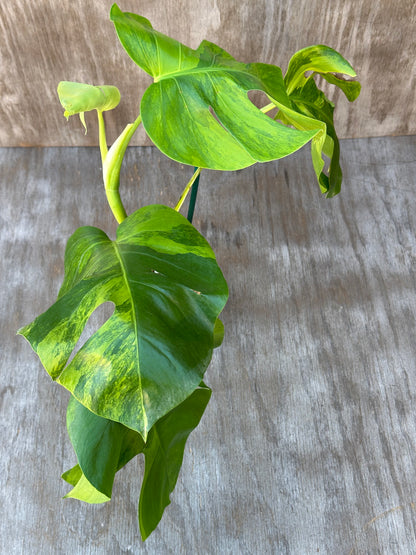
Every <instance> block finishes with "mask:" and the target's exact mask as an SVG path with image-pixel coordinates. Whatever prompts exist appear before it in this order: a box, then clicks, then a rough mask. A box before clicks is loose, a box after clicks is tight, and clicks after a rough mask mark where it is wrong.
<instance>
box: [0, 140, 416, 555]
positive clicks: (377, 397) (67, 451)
mask: <svg viewBox="0 0 416 555" xmlns="http://www.w3.org/2000/svg"><path fill="white" fill-rule="evenodd" d="M341 146H342V161H343V167H344V174H345V181H344V186H343V192H342V193H341V196H339V197H336V198H335V199H332V200H331V201H327V200H325V199H323V198H322V197H320V193H319V191H318V187H317V185H316V184H315V178H314V174H313V170H312V166H311V162H310V159H309V153H308V149H307V148H306V149H303V150H301V151H300V152H298V153H297V154H296V155H295V156H293V157H291V158H288V159H284V160H282V161H281V162H279V163H269V164H258V165H256V166H253V167H252V168H249V169H247V170H244V171H239V172H232V173H230V174H228V175H227V174H225V173H220V172H209V171H206V172H204V173H203V174H202V177H201V185H200V192H199V198H198V203H197V208H196V213H195V222H194V223H195V225H196V226H197V227H198V228H199V229H200V230H201V232H202V233H203V234H204V235H205V236H206V237H207V239H208V240H209V241H210V243H211V244H212V246H213V248H214V251H215V252H216V253H217V258H218V261H219V264H220V266H221V267H222V269H223V272H224V274H225V276H226V278H227V280H228V283H229V287H230V301H229V303H228V305H227V307H226V310H225V312H224V314H223V321H224V323H225V329H226V336H225V341H224V344H223V345H222V347H221V349H219V350H218V351H216V353H215V356H214V359H213V362H212V364H211V366H210V368H209V369H208V371H207V374H206V382H207V383H208V384H209V385H210V386H211V387H212V389H213V396H212V399H211V402H210V404H209V406H208V409H207V412H206V414H205V415H204V417H203V419H202V422H201V424H200V426H199V427H198V429H197V430H196V431H195V432H194V433H193V434H192V435H191V438H190V441H189V443H188V444H187V448H186V451H185V459H184V466H183V469H182V472H181V474H180V477H179V481H178V485H177V487H176V490H175V492H174V494H173V496H172V504H171V506H170V507H169V508H168V509H167V510H166V512H165V515H164V518H163V521H162V523H161V525H160V527H159V528H158V530H157V531H156V532H155V533H154V534H153V535H152V536H151V537H150V538H149V539H148V540H147V542H146V543H145V544H142V543H141V541H140V539H139V535H138V528H137V512H136V511H137V501H138V497H139V490H140V476H141V475H142V472H143V465H142V461H141V459H137V460H135V461H133V462H132V463H130V464H129V465H127V467H125V468H124V469H123V470H122V471H121V472H120V475H119V476H118V477H117V478H116V483H115V488H114V496H113V499H112V501H111V502H110V503H109V504H105V505H100V506H88V505H85V504H82V503H79V502H77V501H75V500H62V499H61V497H62V495H64V493H65V492H66V491H67V487H66V485H65V484H64V482H63V481H61V480H60V478H59V475H60V473H61V472H62V471H64V470H66V469H67V468H69V467H70V466H71V465H72V464H74V463H75V459H74V454H73V452H72V448H71V446H70V443H69V440H68V437H67V433H66V430H65V410H66V402H67V397H68V396H67V393H66V392H65V391H63V390H62V388H61V387H59V386H57V385H56V384H54V383H53V382H51V380H50V379H49V377H48V375H47V374H46V372H45V371H44V370H43V369H42V368H41V366H40V363H39V362H38V360H37V358H36V356H35V355H34V354H33V352H32V351H31V350H30V347H29V345H28V344H27V343H26V342H25V341H24V339H23V338H22V337H16V336H15V331H16V330H17V329H18V328H19V327H20V326H21V325H24V324H27V323H28V322H29V321H31V320H32V319H33V318H34V317H35V316H36V315H37V314H38V313H40V312H41V311H43V310H45V309H46V308H47V307H48V306H49V305H50V304H51V303H52V302H53V300H54V298H55V296H56V294H57V292H58V288H59V285H60V283H61V280H62V276H63V254H64V246H65V242H66V240H67V238H68V236H69V235H70V234H71V233H72V232H73V231H74V230H75V228H76V227H78V226H80V225H86V224H88V225H96V226H99V227H101V228H103V229H104V230H106V231H107V232H108V233H110V234H114V231H115V224H114V222H113V220H112V217H111V214H110V211H109V209H108V208H107V207H106V202H105V197H104V194H103V193H102V191H101V176H100V169H99V165H100V164H99V153H98V150H97V149H91V148H49V149H36V148H28V149H1V150H0V166H1V172H0V201H1V202H0V226H1V235H0V279H1V287H0V300H1V302H0V307H1V310H0V337H1V358H2V379H1V386H0V407H1V408H0V410H1V418H0V434H1V438H2V450H1V455H0V476H1V482H2V487H1V488H0V507H1V514H2V518H1V519H0V544H1V545H2V550H3V552H4V553H13V554H14V553H16V554H17V553H19V554H20V553H42V554H45V555H47V554H55V553H82V554H88V555H89V554H94V555H95V554H104V553H106V554H122V553H135V554H136V553H143V554H145V553H149V554H158V555H159V554H165V553H166V554H168V553H172V554H177V553H184V554H193V553H202V554H205V553H206V554H214V555H215V554H218V553H221V554H222V553H229V554H233V555H234V554H237V553H238V554H239V553H242V554H252V553H267V554H269V553H270V554H275V553H279V554H280V553H283V554H285V553H287V554H294V553H296V554H298V553H299V554H304V553H305V554H306V553H308V554H309V553H317V552H319V553H321V554H323V553H325V554H326V553H327V554H331V555H332V554H334V553H337V554H345V555H347V554H351V555H357V554H363V553H382V554H385V555H392V554H393V555H394V554H400V555H403V554H410V553H414V549H415V545H416V534H415V529H416V465H415V452H416V426H415V421H416V420H415V415H416V412H415V400H416V363H415V360H416V342H415V337H416V317H415V315H416V275H415V268H416V239H415V230H416V215H415V211H414V208H413V207H414V205H415V201H416V198H415V197H416V188H415V185H416V183H415V175H416V158H415V151H416V150H415V147H416V137H399V138H378V139H360V140H344V141H343V142H342V145H341ZM189 174H190V168H186V167H184V166H179V165H175V164H174V163H173V162H171V161H170V160H168V159H167V158H165V157H163V156H162V155H161V154H160V153H158V152H157V151H156V150H155V149H153V148H146V147H141V148H140V147H139V148H131V149H129V150H128V152H127V158H126V160H125V167H124V169H123V176H122V183H123V186H122V194H123V197H124V198H125V199H126V205H127V207H128V210H129V211H132V210H134V209H135V208H137V207H138V206H141V205H143V204H147V203H154V202H160V203H165V204H169V205H174V204H175V203H176V200H177V199H178V197H179V195H180V192H181V189H182V187H183V185H184V183H185V182H186V181H187V179H188V177H189ZM102 317H103V314H101V315H100V316H99V317H98V319H96V320H95V322H94V323H93V327H94V326H98V325H99V324H98V322H99V319H100V318H102Z"/></svg>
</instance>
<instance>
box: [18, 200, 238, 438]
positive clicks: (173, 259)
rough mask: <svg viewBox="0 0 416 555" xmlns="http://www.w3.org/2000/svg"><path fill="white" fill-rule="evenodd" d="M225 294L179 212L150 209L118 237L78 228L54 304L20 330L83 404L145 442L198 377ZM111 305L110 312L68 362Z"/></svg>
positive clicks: (211, 260)
mask: <svg viewBox="0 0 416 555" xmlns="http://www.w3.org/2000/svg"><path fill="white" fill-rule="evenodd" d="M227 295H228V290H227V285H226V282H225V280H224V278H223V276H222V273H221V271H220V269H219V268H218V265H217V263H216V261H215V256H214V253H213V252H212V250H211V248H210V246H209V245H208V243H207V242H206V240H205V239H204V238H203V237H202V236H201V235H200V234H199V233H198V232H197V230H196V229H195V228H194V227H193V226H192V225H191V224H190V223H189V222H188V221H187V220H186V218H184V217H183V216H181V215H180V214H179V213H177V212H176V211H175V210H172V209H171V208H168V207H166V206H160V205H154V206H147V207H144V208H141V209H140V210H138V211H137V212H135V213H134V214H132V215H131V216H129V217H128V218H127V219H126V220H124V221H123V222H122V223H121V224H120V226H119V228H118V230H117V240H115V241H111V240H110V239H109V238H108V237H107V235H106V234H105V233H104V232H103V231H101V230H99V229H97V228H94V227H83V228H80V229H78V230H77V231H76V232H75V233H74V234H73V235H72V237H71V238H70V239H69V241H68V245H67V249H66V253H65V279H64V283H63V285H62V288H61V290H60V293H59V297H58V300H57V302H56V303H55V304H54V305H52V306H51V308H49V310H47V311H46V312H45V313H43V314H42V315H40V316H39V317H38V318H36V320H34V322H32V324H30V325H28V326H26V327H24V328H22V329H21V330H20V331H19V333H21V334H22V335H24V336H25V337H26V338H27V339H28V341H29V342H30V343H31V345H32V348H33V349H34V350H35V351H36V352H37V354H38V355H39V358H40V360H41V361H42V363H43V365H44V367H45V368H46V370H47V371H48V373H49V374H50V376H51V377H52V378H53V379H54V380H57V381H58V382H59V383H60V384H62V385H63V386H64V387H66V388H67V389H68V390H69V391H71V393H72V394H73V395H74V397H75V398H76V399H77V400H78V401H80V402H81V403H82V404H83V405H84V406H85V407H87V408H88V409H90V410H91V411H92V412H94V413H96V414H97V415H99V416H103V417H105V418H108V419H110V420H114V421H116V422H120V423H122V424H125V425H126V426H127V427H129V428H131V429H133V430H136V431H137V432H139V433H140V434H141V435H142V437H143V438H144V439H146V437H147V433H148V431H149V430H150V428H151V426H152V425H153V424H154V423H155V422H156V421H157V420H159V418H161V417H162V416H164V415H165V414H167V413H168V412H169V411H170V410H171V409H172V408H174V407H175V406H177V405H178V404H179V403H181V402H182V401H184V400H185V399H186V398H187V397H188V396H189V395H190V394H191V393H192V392H193V391H194V390H195V388H196V387H197V386H198V384H199V382H200V381H201V378H202V376H203V374H204V372H205V369H206V368H207V366H208V364H209V361H210V359H211V356H212V350H213V345H214V327H215V323H216V320H217V317H218V315H219V313H220V312H221V310H222V309H223V307H224V305H225V302H226V299H227ZM106 301H111V302H113V303H114V305H115V310H114V313H113V315H112V316H111V317H110V318H109V320H107V322H106V323H105V324H104V325H103V326H102V327H101V328H100V329H99V330H98V331H97V332H96V333H94V334H93V335H92V336H91V337H90V338H89V340H88V341H87V342H86V343H85V344H84V345H83V346H82V347H81V348H80V349H79V350H78V352H77V353H76V354H75V356H74V358H73V359H72V361H71V362H69V363H68V359H69V357H70V355H71V353H72V351H73V350H74V348H75V346H76V343H77V341H78V339H79V337H80V335H81V333H82V330H83V329H84V327H85V324H86V322H87V320H88V318H89V316H90V315H91V313H92V312H93V311H94V310H95V308H97V307H98V306H99V305H100V304H102V303H104V302H106Z"/></svg>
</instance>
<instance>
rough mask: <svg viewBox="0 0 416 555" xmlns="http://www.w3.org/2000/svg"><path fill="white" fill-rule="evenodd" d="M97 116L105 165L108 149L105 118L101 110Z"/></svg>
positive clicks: (102, 158) (102, 157)
mask: <svg viewBox="0 0 416 555" xmlns="http://www.w3.org/2000/svg"><path fill="white" fill-rule="evenodd" d="M97 116H98V137H99V142H100V152H101V160H102V162H103V163H104V160H105V158H106V156H107V152H108V147H107V138H106V136H105V123H104V116H103V113H102V111H101V110H97Z"/></svg>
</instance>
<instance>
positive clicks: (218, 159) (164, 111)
mask: <svg viewBox="0 0 416 555" xmlns="http://www.w3.org/2000/svg"><path fill="white" fill-rule="evenodd" d="M111 19H112V21H113V22H114V25H115V28H116V31H117V34H118V37H119V39H120V41H121V43H122V45H123V46H124V48H125V49H126V51H127V53H128V54H129V56H130V57H131V58H132V59H133V61H134V62H135V63H136V64H137V65H139V66H140V67H141V68H142V69H144V70H145V71H146V72H147V73H149V74H150V75H151V76H152V77H153V78H154V83H153V84H152V85H150V87H149V88H148V89H147V90H146V92H145V94H144V95H143V98H142V101H141V115H142V119H143V125H144V127H145V129H146V132H147V133H148V135H149V136H150V138H151V139H152V141H153V142H154V143H155V145H156V146H157V147H158V148H159V149H160V150H161V151H162V152H164V153H165V154H166V155H167V156H169V157H171V158H173V159H174V160H177V161H179V162H182V163H185V164H191V165H194V166H198V167H203V168H211V169H217V170H236V169H240V168H245V167H247V166H250V165H251V164H254V163H255V162H256V161H259V162H266V161H269V160H275V159H277V158H282V157H283V156H287V155H288V154H291V153H292V152H294V151H296V150H298V149H299V148H300V147H301V146H303V145H304V144H305V143H307V142H308V141H309V140H310V139H311V138H312V137H313V136H314V135H315V134H316V133H317V132H318V131H317V130H296V129H291V128H289V127H286V126H284V125H282V124H280V123H278V122H276V121H273V120H272V119H271V118H269V117H268V116H267V115H265V114H264V113H262V112H261V111H260V110H259V109H258V108H256V107H255V106H254V105H253V104H252V103H251V101H250V100H249V98H248V96H247V92H248V91H250V90H260V91H263V92H265V93H266V94H268V95H269V96H271V97H273V98H274V99H275V100H276V101H278V102H280V103H281V104H283V105H287V106H290V101H289V100H288V97H287V94H286V88H285V85H284V82H283V76H282V72H281V70H280V68H278V67H276V66H273V65H269V64H261V63H255V64H244V63H240V62H237V61H236V60H234V58H233V57H232V56H230V54H228V53H227V52H225V50H222V49H221V48H219V47H218V46H216V45H215V44H212V43H210V42H207V41H203V42H202V43H201V45H200V46H199V47H198V48H197V49H196V50H192V49H191V48H188V47H187V46H185V45H183V44H181V43H179V42H178V41H176V40H174V39H172V38H169V37H167V36H165V35H163V34H162V33H160V32H158V31H155V30H154V29H153V28H152V26H151V24H150V22H149V21H148V20H147V19H145V18H144V17H141V16H139V15H135V14H132V13H127V12H126V13H123V12H122V11H121V10H120V9H119V8H118V7H117V6H116V5H115V4H114V5H113V7H112V8H111ZM210 109H211V110H212V111H213V112H214V113H215V116H214V115H213V114H212V113H211V111H210Z"/></svg>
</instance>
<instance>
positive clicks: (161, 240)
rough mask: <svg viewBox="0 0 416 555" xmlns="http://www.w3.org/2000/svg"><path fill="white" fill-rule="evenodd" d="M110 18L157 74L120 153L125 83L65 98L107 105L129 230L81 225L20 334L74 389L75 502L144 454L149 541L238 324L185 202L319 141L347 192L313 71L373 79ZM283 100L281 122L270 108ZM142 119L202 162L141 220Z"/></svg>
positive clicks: (106, 485)
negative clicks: (212, 372) (259, 56)
mask: <svg viewBox="0 0 416 555" xmlns="http://www.w3.org/2000/svg"><path fill="white" fill-rule="evenodd" d="M111 20H112V21H113V23H114V26H115V29H116V32H117V35H118V37H119V39H120V41H121V43H122V45H123V47H124V48H125V50H126V52H127V54H128V55H129V56H130V58H131V59H132V60H133V61H134V62H135V63H136V64H137V65H138V66H139V67H140V68H142V69H143V70H144V71H146V72H147V73H148V74H149V75H150V76H151V77H153V83H152V84H151V85H150V86H149V87H148V89H147V90H146V92H145V93H144V95H143V98H142V100H141V104H140V114H139V115H138V117H137V119H136V120H135V121H134V122H133V123H130V124H128V125H127V126H126V128H125V129H124V131H123V132H122V133H121V135H120V136H119V137H118V139H117V140H116V141H115V142H114V144H113V145H112V146H111V148H110V149H108V148H107V142H106V135H105V127H104V118H103V112H105V111H107V110H111V109H113V108H115V107H116V106H117V104H118V102H119V100H120V94H119V91H118V89H117V88H116V87H114V86H105V85H103V86H93V85H87V84H81V83H72V82H61V83H60V84H59V86H58V94H59V98H60V101H61V103H62V105H63V107H64V108H65V116H66V117H69V116H71V115H73V114H79V115H80V117H81V121H82V122H83V123H84V125H85V120H84V112H86V111H90V110H96V112H97V115H98V122H99V145H100V150H101V157H102V165H103V180H104V185H105V192H106V195H107V199H108V203H109V205H110V207H111V210H112V212H113V214H114V216H115V218H116V220H117V222H118V223H119V226H118V229H117V236H116V238H115V239H110V238H109V237H108V236H107V235H106V233H104V231H101V230H100V229H97V228H95V227H89V226H87V227H81V228H80V229H78V230H77V231H75V233H74V234H73V235H72V236H71V237H70V238H69V241H68V244H67V247H66V252H65V277H64V281H63V284H62V286H61V289H60V291H59V294H58V298H57V300H56V302H55V303H54V304H53V305H52V306H51V307H50V308H49V309H48V310H47V311H46V312H44V313H43V314H41V315H40V316H38V317H37V318H36V319H35V320H34V321H33V322H32V323H31V324H29V325H27V326H25V327H23V328H22V329H20V330H19V333H20V334H22V335H23V336H24V337H25V338H26V339H27V340H28V341H29V342H30V344H31V346H32V348H33V349H34V351H35V352H36V353H37V354H38V356H39V358H40V360H41V362H42V364H43V366H44V367H45V369H46V371H47V372H48V373H49V375H50V376H51V378H52V379H53V380H55V381H57V382H58V383H59V384H61V385H62V386H64V387H65V388H66V389H67V390H68V391H69V392H70V393H71V397H70V401H69V405H68V410H67V428H68V433H69V437H70V440H71V442H72V445H73V447H74V450H75V453H76V457H77V461H78V462H77V464H76V466H74V467H73V468H71V469H70V470H68V471H67V472H65V473H64V474H63V476H62V477H63V478H64V480H66V481H67V482H68V483H69V484H70V485H72V486H73V489H72V490H71V491H70V492H69V493H68V494H67V495H66V497H72V498H77V499H80V500H83V501H86V502H88V503H101V502H105V501H108V500H109V499H110V498H111V492H112V486H113V481H114V476H115V474H116V472H117V471H118V470H119V469H120V468H122V467H123V466H124V465H125V464H126V463H127V462H128V461H129V460H130V459H132V458H133V457H135V456H136V455H138V454H139V453H143V455H144V457H145V471H144V477H143V483H142V490H141V495H140V501H139V525H140V531H141V536H142V538H143V539H145V538H146V537H147V536H148V535H149V534H150V533H151V532H152V531H153V530H154V529H155V528H156V526H157V524H158V522H159V521H160V519H161V517H162V514H163V511H164V509H165V507H166V506H167V505H168V504H169V502H170V501H169V496H170V494H171V492H172V491H173V489H174V487H175V484H176V481H177V478H178V474H179V471H180V467H181V463H182V458H183V454H184V447H185V442H186V440H187V438H188V436H189V434H190V433H191V431H192V430H193V429H194V428H195V427H196V426H197V425H198V423H199V421H200V419H201V417H202V415H203V413H204V410H205V408H206V406H207V403H208V401H209V399H210V396H211V390H210V389H209V387H207V386H206V385H205V384H204V382H203V381H202V380H203V378H204V373H205V370H206V369H207V366H208V364H209V362H210V359H211V357H212V352H213V349H214V348H215V347H217V346H219V345H220V344H221V342H222V338H223V333H224V331H223V326H222V323H221V321H220V320H219V315H220V313H221V311H222V309H223V308H224V305H225V303H226V300H227V295H228V290H227V284H226V282H225V280H224V277H223V275H222V273H221V270H220V269H219V267H218V265H217V263H216V260H215V255H214V253H213V251H212V249H211V248H210V246H209V244H208V243H207V241H206V240H205V239H204V238H203V237H202V236H201V234H200V233H199V232H198V231H197V230H196V229H195V228H194V227H193V225H192V223H191V220H192V208H191V209H190V212H189V213H188V219H187V218H185V217H184V216H182V215H181V214H180V212H179V211H180V209H181V206H182V204H183V202H184V200H185V197H186V196H187V194H188V192H189V191H190V190H191V189H192V193H193V195H194V200H195V193H196V186H197V182H198V178H199V173H200V171H201V169H202V168H210V169H212V170H224V171H225V170H237V169H242V168H246V167H248V166H250V165H252V164H254V163H256V162H267V161H270V160H276V159H279V158H282V157H284V156H287V155H289V154H291V153H292V152H295V151H296V150H298V149H299V148H300V147H302V146H303V145H305V144H306V143H307V142H311V151H312V162H313V166H314V169H315V172H316V176H317V180H318V183H319V186H320V189H321V192H322V193H324V194H325V195H326V196H327V197H332V196H334V195H336V194H337V193H338V192H339V190H340V186H341V181H342V173H341V168H340V165H339V142H338V139H337V135H336V132H335V129H334V120H333V111H334V105H333V104H332V103H331V102H330V101H329V100H328V99H327V97H326V96H325V94H324V93H323V92H322V91H321V90H320V89H319V88H318V86H317V84H316V82H315V78H316V76H321V77H322V78H323V79H324V80H326V81H327V82H329V83H331V84H334V85H336V86H338V87H339V88H341V90H342V91H343V92H344V93H345V95H346V96H347V98H348V100H350V101H352V100H354V99H355V98H356V97H357V96H358V94H359V91H360V85H359V83H358V82H356V81H353V80H347V79H345V77H343V76H349V77H353V76H355V72H354V70H353V69H352V67H351V66H350V64H349V63H348V62H347V61H346V60H345V59H344V58H343V57H342V56H341V55H340V54H338V53H337V52H336V51H335V50H333V49H331V48H329V47H327V46H322V45H318V46H311V47H308V48H305V49H303V50H300V51H299V52H297V53H296V54H295V55H294V56H293V57H292V59H291V60H290V63H289V67H288V70H287V72H286V75H285V76H284V77H283V75H282V71H281V70H280V68H279V67H277V66H274V65H270V64H263V63H251V64H245V63H241V62H237V61H236V60H235V59H234V58H233V57H232V56H230V54H228V53H227V52H225V51H224V50H223V49H221V48H220V47H219V46H216V45H215V44H212V43H210V42H207V41H203V42H202V43H201V45H200V46H199V47H198V48H197V49H196V50H192V49H191V48H188V47H187V46H185V45H183V44H181V43H179V42H178V41H176V40H174V39H172V38H169V37H167V36H165V35H163V34H162V33H160V32H159V31H156V30H154V29H153V27H152V25H151V24H150V22H149V21H148V20H147V19H145V18H144V17H141V16H139V15H135V14H132V13H123V12H122V11H121V10H120V9H119V8H118V7H117V6H116V5H113V7H112V8H111ZM252 90H256V91H262V92H263V93H265V94H266V95H267V97H268V99H269V103H268V104H267V105H266V106H264V107H263V108H261V109H259V108H257V107H256V106H255V105H254V104H253V103H252V102H251V101H250V99H249V97H248V94H247V93H248V92H249V91H252ZM272 110H273V117H271V116H270V115H269V114H267V112H272ZM141 123H142V124H143V126H144V129H145V131H146V133H147V134H148V136H149V137H150V139H151V140H152V141H153V143H154V144H155V145H156V146H157V147H158V148H159V149H160V150H161V151H162V152H163V153H164V154H166V155H167V156H169V157H170V158H172V159H173V160H177V161H178V162H180V163H182V164H188V165H190V166H194V167H195V171H194V173H193V176H192V178H191V179H190V181H189V183H188V184H187V185H186V187H185V189H184V192H183V194H182V196H181V198H180V200H179V202H178V204H177V205H176V206H175V207H174V208H171V207H168V206H162V205H158V204H154V205H150V206H143V207H141V208H139V209H138V210H137V211H136V212H134V213H133V214H130V215H127V214H126V211H125V209H124V207H123V204H122V202H121V198H120V195H119V177H120V167H121V163H122V160H123V156H124V153H125V151H126V148H127V146H128V144H129V142H130V140H131V138H132V136H133V134H134V132H135V131H136V129H137V127H138V126H139V125H140V124H141ZM324 157H325V158H324ZM325 159H326V163H325ZM192 204H194V202H193V203H192ZM108 301H110V302H111V303H112V304H113V305H114V312H113V313H112V315H111V317H110V318H109V319H108V320H107V321H106V322H105V324H103V325H102V327H101V328H99V329H98V331H96V332H95V333H93V334H92V335H91V337H90V338H89V339H88V340H87V341H86V342H85V344H84V345H82V346H81V347H80V348H77V342H78V340H79V338H80V336H81V333H82V331H83V329H84V327H85V326H86V323H87V321H88V319H89V317H90V316H91V314H92V312H93V311H94V310H95V309H96V308H97V307H99V306H100V305H101V304H103V303H105V302H108ZM74 351H76V352H75V353H74ZM71 356H72V358H71Z"/></svg>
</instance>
